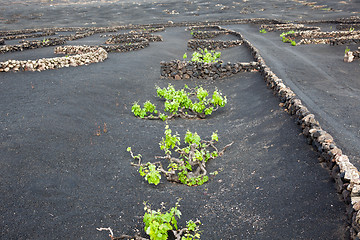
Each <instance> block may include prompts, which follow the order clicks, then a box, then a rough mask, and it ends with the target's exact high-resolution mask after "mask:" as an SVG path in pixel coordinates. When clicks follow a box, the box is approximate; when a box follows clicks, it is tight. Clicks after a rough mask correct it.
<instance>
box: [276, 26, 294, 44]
mask: <svg viewBox="0 0 360 240" xmlns="http://www.w3.org/2000/svg"><path fill="white" fill-rule="evenodd" d="M294 33H295V31H293V30H292V31H288V32H283V33H282V34H280V37H281V38H282V41H283V43H290V44H291V45H292V46H296V42H295V41H294V40H292V39H291V38H290V37H289V35H292V34H294Z"/></svg>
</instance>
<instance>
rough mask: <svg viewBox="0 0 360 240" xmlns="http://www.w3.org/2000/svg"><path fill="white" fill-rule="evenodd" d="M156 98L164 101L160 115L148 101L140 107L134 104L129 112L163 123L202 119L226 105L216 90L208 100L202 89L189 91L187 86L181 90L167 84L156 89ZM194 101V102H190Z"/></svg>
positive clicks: (225, 101)
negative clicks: (179, 119)
mask: <svg viewBox="0 0 360 240" xmlns="http://www.w3.org/2000/svg"><path fill="white" fill-rule="evenodd" d="M156 92H157V96H158V97H160V98H162V99H165V102H164V112H165V113H166V114H165V113H161V112H159V111H158V110H157V109H156V106H155V105H154V104H153V103H151V102H150V101H146V102H145V103H144V104H143V107H141V106H140V105H139V104H138V102H135V103H134V104H133V106H132V108H131V111H132V112H133V113H134V115H135V116H136V117H139V118H143V119H161V120H163V121H165V120H168V119H171V118H173V117H184V118H204V117H205V116H207V115H211V114H212V113H213V112H214V111H216V110H217V109H218V107H224V106H225V105H226V103H227V99H226V96H222V93H221V92H220V91H218V90H217V89H216V90H215V91H214V92H213V94H212V97H211V98H209V92H208V91H207V90H205V89H203V88H202V87H196V88H195V89H190V88H189V87H188V86H187V85H185V87H184V88H183V89H181V90H175V88H174V87H173V86H172V85H171V84H169V85H168V87H167V88H160V87H156ZM192 99H194V100H192Z"/></svg>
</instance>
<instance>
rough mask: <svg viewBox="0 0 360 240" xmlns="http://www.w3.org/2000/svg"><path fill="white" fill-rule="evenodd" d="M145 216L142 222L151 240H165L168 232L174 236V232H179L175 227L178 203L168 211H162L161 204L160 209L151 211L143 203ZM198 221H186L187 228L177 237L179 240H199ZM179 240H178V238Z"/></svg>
mask: <svg viewBox="0 0 360 240" xmlns="http://www.w3.org/2000/svg"><path fill="white" fill-rule="evenodd" d="M144 205H145V207H144V210H145V215H144V218H143V221H144V223H145V229H144V230H145V232H146V234H148V235H149V236H150V239H151V240H166V239H167V238H168V232H169V231H173V232H174V234H175V235H176V232H177V231H178V230H179V229H178V226H177V220H176V218H179V219H180V217H181V212H180V210H179V209H178V207H179V206H180V205H179V202H177V203H176V204H175V207H172V208H171V209H170V210H168V211H165V212H163V211H164V205H163V204H162V209H158V210H152V209H151V207H150V206H149V205H148V204H147V203H146V202H144ZM200 224H201V222H200V221H198V220H197V221H195V222H194V221H193V220H190V221H187V224H186V225H187V226H186V228H185V229H183V231H181V233H179V235H180V236H181V235H182V237H181V240H197V239H200V232H199V225H200ZM178 239H180V238H178Z"/></svg>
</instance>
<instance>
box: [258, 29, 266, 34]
mask: <svg viewBox="0 0 360 240" xmlns="http://www.w3.org/2000/svg"><path fill="white" fill-rule="evenodd" d="M259 32H260V33H267V31H266V30H265V28H263V29H261V30H259Z"/></svg>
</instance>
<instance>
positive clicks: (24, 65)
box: [0, 46, 107, 72]
mask: <svg viewBox="0 0 360 240" xmlns="http://www.w3.org/2000/svg"><path fill="white" fill-rule="evenodd" d="M54 52H55V53H58V54H59V53H61V54H76V55H72V56H65V57H56V58H42V59H38V60H25V61H19V60H8V61H6V62H0V72H9V71H15V72H16V71H44V70H47V69H57V68H63V67H70V66H73V67H76V66H81V65H88V64H91V63H97V62H102V61H104V60H105V59H106V58H107V52H106V51H105V50H104V49H102V48H94V47H89V46H60V47H56V48H55V50H54Z"/></svg>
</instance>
